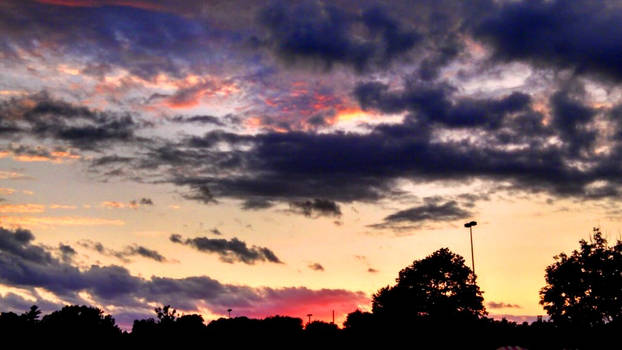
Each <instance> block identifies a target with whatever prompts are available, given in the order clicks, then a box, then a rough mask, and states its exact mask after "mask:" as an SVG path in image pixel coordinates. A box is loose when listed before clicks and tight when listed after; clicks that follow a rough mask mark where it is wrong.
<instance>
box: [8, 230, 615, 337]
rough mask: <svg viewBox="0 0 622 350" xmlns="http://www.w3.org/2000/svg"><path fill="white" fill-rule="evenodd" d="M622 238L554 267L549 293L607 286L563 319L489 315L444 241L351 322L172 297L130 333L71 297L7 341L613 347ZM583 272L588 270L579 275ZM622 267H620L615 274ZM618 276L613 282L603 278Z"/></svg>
mask: <svg viewBox="0 0 622 350" xmlns="http://www.w3.org/2000/svg"><path fill="white" fill-rule="evenodd" d="M620 247H621V243H620V242H618V243H617V244H616V245H615V246H613V247H609V246H607V244H606V240H604V238H602V235H601V234H600V232H595V234H594V236H593V237H592V240H591V241H590V243H588V242H585V241H581V250H580V251H576V252H573V254H572V255H571V256H565V255H563V254H561V255H560V257H558V259H557V260H558V261H557V262H556V263H555V264H553V265H551V266H549V268H547V277H550V278H549V279H547V281H548V282H551V283H552V284H551V285H549V286H547V287H551V286H554V287H555V288H552V287H551V288H547V287H545V288H544V289H543V295H542V298H543V300H544V298H545V297H547V298H548V295H549V294H546V292H548V293H553V292H551V291H562V292H561V293H568V292H567V291H565V290H566V289H565V288H571V290H572V291H578V290H581V288H584V287H585V285H586V284H585V283H586V282H585V281H589V282H590V283H592V284H590V285H589V287H590V288H591V289H590V290H591V291H597V292H599V293H603V294H602V296H603V297H602V298H600V297H599V298H597V297H596V296H597V294H594V293H592V292H590V295H593V296H594V298H595V299H596V300H597V301H599V303H597V304H595V305H596V306H597V308H600V309H599V311H600V313H595V314H592V313H588V315H587V316H586V318H581V315H580V314H579V312H580V310H583V309H581V308H571V310H570V311H569V312H567V313H563V314H562V317H561V318H560V317H552V318H551V319H552V320H553V321H538V322H533V323H532V324H528V323H527V322H524V323H522V324H516V323H514V322H509V321H507V320H502V321H496V320H493V319H490V318H487V317H486V311H485V309H484V307H483V299H482V296H481V294H482V293H481V292H480V290H479V288H478V287H477V285H476V283H475V281H476V279H475V276H473V274H472V273H471V270H470V269H469V268H468V267H467V266H465V265H464V259H462V257H460V256H459V255H456V254H454V253H452V252H451V251H449V250H448V249H446V248H443V249H440V250H438V251H436V252H434V253H432V254H431V255H429V256H428V257H426V258H424V259H421V260H415V261H414V262H413V263H412V264H411V265H410V266H407V267H406V268H404V269H403V270H402V271H400V273H399V276H398V278H397V279H396V282H397V283H396V284H395V285H394V286H387V287H385V288H382V289H380V290H379V291H378V292H377V293H376V294H375V295H374V297H373V303H372V312H364V311H360V310H355V311H354V312H352V313H350V314H349V315H348V316H347V319H346V321H345V322H344V328H343V329H340V328H339V327H337V325H334V324H330V323H326V322H322V321H313V322H311V323H309V324H308V325H306V327H303V321H302V319H301V318H294V317H288V316H279V315H277V316H272V317H267V318H264V319H252V318H247V317H235V318H219V319H217V320H214V321H211V322H209V323H208V324H207V325H206V324H205V322H204V320H203V318H202V317H201V315H197V314H189V315H186V314H178V312H177V310H175V309H174V308H173V307H172V306H170V305H164V306H162V307H157V308H155V309H154V312H155V316H154V317H151V318H147V319H140V320H135V321H134V323H133V326H132V331H131V332H129V333H127V332H122V331H121V330H120V329H119V327H117V325H116V324H115V320H114V319H113V318H112V317H111V316H109V315H104V313H103V312H102V310H100V309H98V308H95V307H89V306H84V305H83V306H78V305H72V306H65V307H63V308H62V309H61V310H59V311H54V312H52V313H50V314H48V315H45V316H43V317H42V318H40V315H41V311H40V310H39V308H38V307H37V306H34V305H33V306H32V307H31V308H30V309H29V310H27V311H26V312H24V313H23V314H21V315H18V314H16V313H14V312H3V313H0V338H1V339H3V340H4V341H5V343H7V344H8V342H19V343H20V344H26V345H28V346H29V347H35V346H37V345H38V346H41V347H49V346H50V345H55V346H62V347H63V348H84V347H86V346H88V347H95V348H99V347H107V348H111V347H113V346H114V347H121V348H128V347H133V348H148V347H153V348H165V347H170V348H173V347H174V348H185V347H196V346H197V345H199V344H200V346H204V347H221V346H222V347H227V348H234V349H237V348H250V347H262V348H263V347H268V348H272V349H280V348H283V349H285V348H287V349H291V348H293V347H296V348H320V347H321V348H369V347H382V348H390V347H396V348H397V347H399V348H401V347H404V344H406V346H408V347H411V348H415V349H417V348H422V349H426V348H435V349H455V348H474V349H498V348H500V347H502V346H521V347H523V348H528V349H569V348H572V349H594V348H606V347H607V346H608V345H609V344H608V342H610V340H611V339H617V338H616V337H618V334H619V333H620V331H622V322H620V319H619V316H618V315H619V306H617V305H618V304H616V302H617V301H618V300H619V297H618V296H619V293H620V288H619V285H618V283H619V280H618V279H617V278H619V274H620V266H621V265H620V262H621V261H620V251H621V250H620ZM568 266H569V267H568ZM577 266H578V268H577ZM560 271H561V272H560ZM578 272H580V273H582V274H584V275H582V276H579V281H577V280H576V279H577V275H576V273H578ZM616 273H617V274H618V276H614V275H615V274H616ZM549 275H550V276H549ZM614 277H615V278H614ZM610 281H611V282H612V285H611V286H603V285H602V284H603V283H605V282H610ZM579 282H581V283H579ZM556 283H557V284H556ZM559 283H561V284H560V285H558V284H559ZM577 283H578V284H577ZM560 286H561V287H560ZM609 287H610V288H611V289H609ZM613 289H615V290H613ZM616 293H618V294H616ZM545 294H546V295H545ZM551 295H554V294H551ZM565 295H567V294H565ZM583 295H585V293H584V294H583ZM599 295H600V294H599ZM584 299H585V300H586V301H593V300H592V299H590V298H584ZM552 300H555V301H558V300H559V299H555V298H553V299H552ZM543 303H544V302H543ZM564 305H565V304H564ZM551 310H553V308H551ZM555 310H557V309H555ZM575 313H576V314H578V316H577V315H576V314H575ZM602 315H604V316H602ZM570 316H572V317H570ZM577 325H580V328H577Z"/></svg>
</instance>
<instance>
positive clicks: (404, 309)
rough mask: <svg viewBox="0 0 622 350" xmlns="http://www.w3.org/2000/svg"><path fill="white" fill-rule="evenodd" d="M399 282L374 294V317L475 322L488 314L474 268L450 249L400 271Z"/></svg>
mask: <svg viewBox="0 0 622 350" xmlns="http://www.w3.org/2000/svg"><path fill="white" fill-rule="evenodd" d="M396 281H397V284H396V285H395V286H392V287H391V286H387V287H384V288H382V289H380V290H379V291H378V292H377V293H376V294H374V296H373V300H372V310H373V313H374V315H377V316H380V317H382V318H384V319H388V318H391V319H397V320H401V321H403V320H408V319H411V320H412V319H424V320H448V319H453V320H457V319H464V320H468V319H471V320H473V319H477V318H479V317H481V316H484V315H485V314H486V311H485V309H484V305H483V298H482V295H481V294H482V293H481V292H480V290H479V287H478V286H477V284H476V283H475V276H474V275H473V274H472V272H471V269H469V268H468V267H467V266H466V265H465V264H464V258H462V257H461V256H460V255H457V254H454V253H452V252H451V251H450V250H449V249H447V248H442V249H439V250H437V251H435V252H434V253H432V254H431V255H429V256H428V257H426V258H424V259H421V260H415V261H414V262H413V263H412V265H410V266H408V267H406V268H404V269H403V270H401V271H400V273H399V277H398V278H397V279H396ZM401 321H400V322H401Z"/></svg>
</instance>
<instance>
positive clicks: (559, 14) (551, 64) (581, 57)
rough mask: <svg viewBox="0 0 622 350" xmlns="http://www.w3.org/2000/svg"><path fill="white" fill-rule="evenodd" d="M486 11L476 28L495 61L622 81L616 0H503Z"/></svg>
mask: <svg viewBox="0 0 622 350" xmlns="http://www.w3.org/2000/svg"><path fill="white" fill-rule="evenodd" d="M487 14H488V15H487V16H484V19H483V20H482V21H481V22H480V23H479V24H478V25H476V26H475V28H474V29H473V32H474V35H475V37H476V38H478V39H480V40H482V41H484V42H485V43H487V44H489V45H490V46H491V47H492V49H493V52H494V58H495V59H496V60H501V61H526V62H529V63H532V64H534V65H536V66H542V67H547V68H553V69H558V70H561V69H572V70H573V71H574V72H575V73H577V74H588V75H591V76H596V77H597V78H599V79H604V80H612V81H616V82H619V81H620V80H622V68H620V65H619V64H617V62H618V57H620V55H622V49H621V48H620V46H619V45H616V39H615V38H618V37H619V36H620V35H622V29H620V27H619V26H618V25H616V23H619V21H620V20H622V7H620V5H619V4H618V3H616V2H609V1H589V0H578V1H563V0H554V1H517V2H505V3H502V6H500V7H498V10H496V11H487Z"/></svg>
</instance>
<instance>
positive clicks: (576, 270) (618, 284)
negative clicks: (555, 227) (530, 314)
mask: <svg viewBox="0 0 622 350" xmlns="http://www.w3.org/2000/svg"><path fill="white" fill-rule="evenodd" d="M579 244H580V249H579V250H574V251H573V252H572V254H571V255H567V254H565V253H561V254H559V255H557V256H555V260H556V261H555V263H553V264H552V265H550V266H548V267H547V268H546V275H545V278H546V286H545V287H544V288H542V290H541V291H540V304H542V305H543V306H544V309H545V310H546V311H547V313H548V314H549V315H550V316H551V319H552V320H553V321H554V322H556V323H558V324H572V325H576V326H596V325H602V324H605V323H609V322H612V321H622V241H617V243H616V244H615V245H613V246H609V245H608V244H607V240H606V239H605V238H604V237H603V236H602V233H601V232H600V230H599V229H598V228H595V229H594V232H593V235H592V236H591V237H590V241H589V242H587V241H586V240H584V239H582V240H580V241H579Z"/></svg>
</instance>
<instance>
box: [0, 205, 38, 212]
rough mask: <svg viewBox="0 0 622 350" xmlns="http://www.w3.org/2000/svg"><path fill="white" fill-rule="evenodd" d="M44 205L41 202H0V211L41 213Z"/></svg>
mask: <svg viewBox="0 0 622 350" xmlns="http://www.w3.org/2000/svg"><path fill="white" fill-rule="evenodd" d="M44 211H45V205H41V204H0V213H43V212H44Z"/></svg>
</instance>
